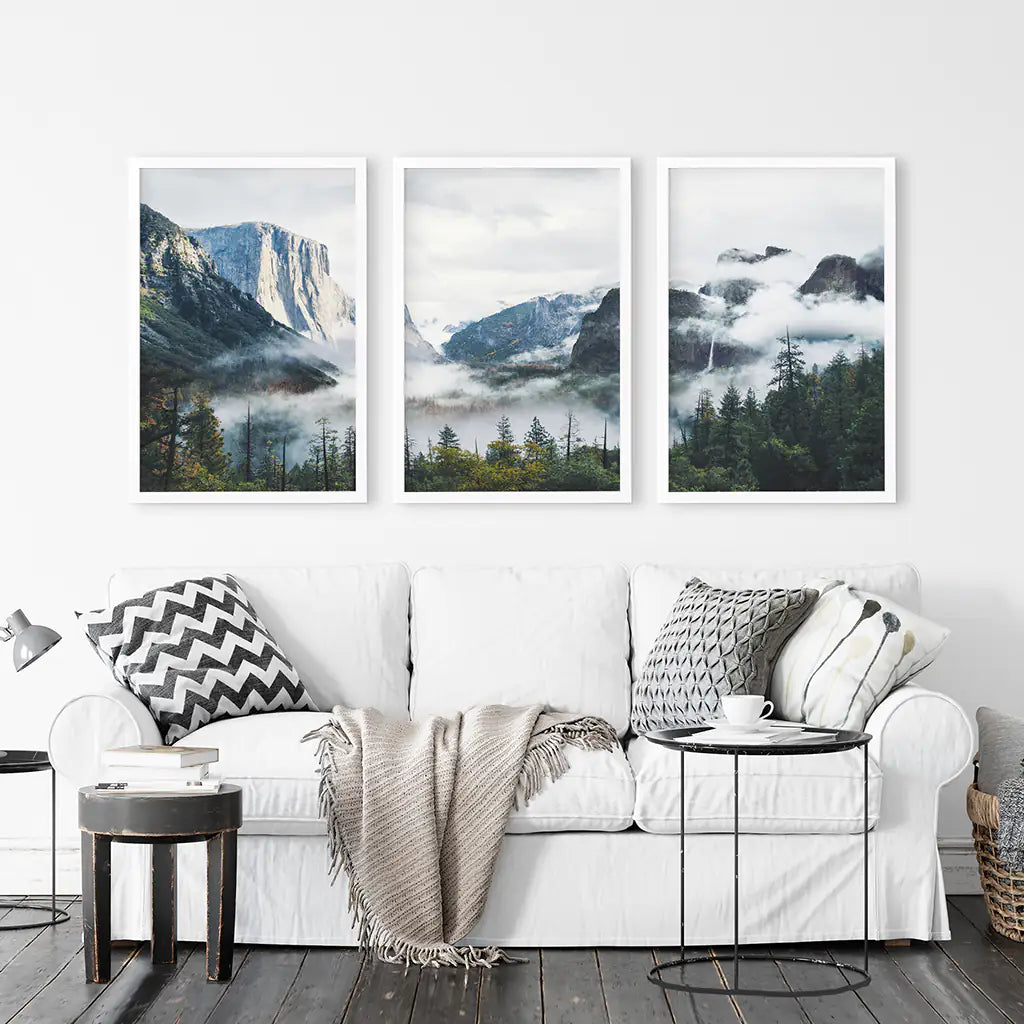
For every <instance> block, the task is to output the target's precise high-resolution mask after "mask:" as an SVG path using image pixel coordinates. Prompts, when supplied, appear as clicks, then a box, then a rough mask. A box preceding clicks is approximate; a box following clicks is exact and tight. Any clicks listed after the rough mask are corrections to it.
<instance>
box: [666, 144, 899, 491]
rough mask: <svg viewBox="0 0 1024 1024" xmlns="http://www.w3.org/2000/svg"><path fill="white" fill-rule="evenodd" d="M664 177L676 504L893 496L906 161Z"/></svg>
mask: <svg viewBox="0 0 1024 1024" xmlns="http://www.w3.org/2000/svg"><path fill="white" fill-rule="evenodd" d="M661 173H662V175H663V179H662V202H661V207H662V209H661V215H662V217H663V218H664V219H665V221H666V228H667V238H666V242H665V245H664V248H663V253H662V258H663V261H664V263H663V280H664V281H665V282H666V284H667V288H666V291H665V292H663V293H662V294H663V296H664V297H663V298H662V300H661V301H662V302H664V303H665V307H664V308H663V311H662V315H663V320H662V324H663V326H662V332H663V339H662V344H663V358H664V360H665V362H666V363H667V366H666V368H665V369H666V371H667V372H666V373H665V380H666V389H665V390H666V393H665V394H663V396H662V400H663V402H665V405H664V406H663V408H667V422H666V423H665V424H664V427H663V428H662V429H663V430H664V434H663V446H662V452H663V455H662V458H663V462H662V473H663V474H664V476H663V477H662V480H663V487H662V498H663V500H669V501H673V500H675V501H680V500H709V499H711V500H755V501H756V500H775V501H801V500H803V501H830V500H831V501H884V500H893V498H894V494H895V480H894V466H895V459H894V454H895V453H894V443H895V442H894V437H893V423H894V420H895V416H894V409H893V407H892V404H893V386H892V385H893V360H894V353H893V345H894V337H893V326H892V325H893V324H894V319H895V318H894V315H893V299H894V296H893V294H892V273H891V265H892V260H893V258H894V253H893V252H892V251H890V250H891V248H892V237H893V230H892V224H893V221H892V218H893V210H892V205H893V203H892V193H893V178H892V175H893V166H892V161H890V160H885V159H877V160H876V159H858V160H850V161H838V160H836V161H793V162H789V161H767V160H766V161H758V162H756V163H755V162H750V163H746V164H744V162H742V161H722V162H716V161H700V160H664V161H662V167H661ZM887 266H888V267H890V269H889V270H888V272H887Z"/></svg>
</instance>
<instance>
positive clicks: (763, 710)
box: [722, 693, 775, 725]
mask: <svg viewBox="0 0 1024 1024" xmlns="http://www.w3.org/2000/svg"><path fill="white" fill-rule="evenodd" d="M774 710H775V705H774V704H773V703H772V702H771V701H770V700H765V699H764V697H760V696H758V695H757V694H756V693H730V694H727V695H726V696H724V697H723V698H722V713H723V714H724V715H725V717H726V719H727V720H728V722H729V724H730V725H753V724H754V723H755V722H757V721H760V720H761V719H762V718H767V717H768V716H769V715H770V714H771V713H772V712H773V711H774Z"/></svg>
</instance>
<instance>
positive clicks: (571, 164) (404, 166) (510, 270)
mask: <svg viewBox="0 0 1024 1024" xmlns="http://www.w3.org/2000/svg"><path fill="white" fill-rule="evenodd" d="M629 200H630V165H629V161H628V159H618V158H599V159H579V158H574V159H565V160H561V159H559V160H548V159H514V158H512V159H485V160H483V159H482V160H466V159H416V160H411V159H402V160H397V161H396V163H395V204H396V205H395V229H396V244H395V260H396V262H395V278H396V282H397V294H396V302H395V310H394V316H395V337H396V345H397V346H398V348H399V351H401V352H402V359H400V360H399V361H398V363H399V367H400V372H399V373H398V374H397V377H398V402H397V406H398V410H399V430H398V434H397V438H398V445H397V450H396V451H395V452H394V453H393V458H394V460H395V466H396V470H397V473H396V480H397V493H398V495H399V499H400V500H403V501H412V502H416V501H485V502H486V501H489V502H513V501H549V502H551V501H560V502H570V501H571V502H581V501H604V502H607V501H618V502H623V501H628V500H629V496H630V429H629V428H630V418H629V414H630V410H629V371H630V338H629V323H630V202H629Z"/></svg>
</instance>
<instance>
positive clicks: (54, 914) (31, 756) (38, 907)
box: [0, 750, 68, 932]
mask: <svg viewBox="0 0 1024 1024" xmlns="http://www.w3.org/2000/svg"><path fill="white" fill-rule="evenodd" d="M46 771H48V772H49V773H50V905H49V906H48V907H47V906H45V905H44V904H40V903H12V902H9V901H0V907H3V908H4V909H5V910H7V909H13V910H33V911H39V912H40V913H42V914H46V915H47V917H46V919H45V920H42V921H38V920H36V921H28V922H20V921H19V922H18V923H17V924H0V932H13V931H17V930H18V929H19V928H46V927H48V926H49V925H52V924H61V923H62V922H64V921H67V920H68V912H67V911H66V910H58V909H57V839H56V834H57V776H56V774H55V773H54V770H53V765H51V764H50V758H49V757H48V756H47V754H46V751H45V750H5V751H3V752H2V753H0V775H20V774H22V773H24V772H46Z"/></svg>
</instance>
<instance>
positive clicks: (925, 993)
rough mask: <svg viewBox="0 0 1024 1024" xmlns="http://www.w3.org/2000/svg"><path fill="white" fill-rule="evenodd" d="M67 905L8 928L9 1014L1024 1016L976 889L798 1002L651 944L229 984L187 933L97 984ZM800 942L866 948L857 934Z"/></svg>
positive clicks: (933, 1019) (292, 963)
mask: <svg viewBox="0 0 1024 1024" xmlns="http://www.w3.org/2000/svg"><path fill="white" fill-rule="evenodd" d="M61 903H62V904H64V905H67V903H68V901H61ZM70 910H71V912H72V916H73V920H72V921H71V922H69V923H67V924H64V925H58V926H57V927H55V928H44V929H40V930H26V931H25V932H9V933H6V936H7V937H8V938H9V939H10V941H8V942H7V943H6V944H5V943H4V941H3V939H4V937H5V933H0V955H2V953H3V951H4V950H6V952H7V957H8V959H7V961H6V962H5V964H4V965H2V966H0V1024H7V1022H9V1021H10V1022H11V1024H70V1022H72V1021H74V1022H76V1024H272V1022H273V1024H340V1022H341V1021H342V1020H343V1019H344V1021H345V1022H346V1024H363V1022H366V1024H370V1022H372V1021H378V1022H386V1024H459V1022H465V1024H471V1022H473V1021H477V1022H479V1024H633V1022H638V1024H673V1021H674V1022H675V1024H684V1022H685V1024H826V1022H828V1024H961V1022H965V1024H967V1022H969V1024H1024V944H1017V943H1013V942H1010V941H1009V940H1005V939H1002V938H1001V937H1000V936H998V935H996V934H995V933H993V932H990V931H989V929H988V920H987V913H986V911H985V907H984V904H983V903H982V901H981V900H980V898H977V897H966V898H961V897H955V898H953V899H951V900H950V903H949V910H950V930H951V933H952V937H951V940H950V941H949V942H948V943H941V944H935V943H916V944H914V945H913V946H911V947H910V948H907V949H892V950H884V949H882V948H881V947H880V946H876V945H873V946H872V955H871V962H870V970H871V974H872V984H871V985H869V986H867V987H866V988H863V989H860V990H859V991H858V992H857V993H856V994H846V995H843V996H838V997H821V998H808V999H802V1000H801V1001H800V1002H797V1001H795V1000H789V999H771V998H758V997H739V998H738V999H736V1000H735V1001H734V1000H731V999H730V998H728V997H718V996H714V995H704V996H695V997H691V996H687V995H685V994H683V993H676V992H669V993H666V992H664V991H663V990H661V989H659V988H658V987H657V986H655V985H652V984H651V983H650V982H649V981H648V980H647V972H648V970H649V969H650V967H651V965H652V963H653V962H654V954H653V953H652V951H650V950H645V949H605V950H592V949H576V950H564V949H549V950H544V951H538V950H527V951H524V952H521V954H520V955H524V956H526V957H527V958H528V959H529V960H530V963H528V964H526V965H521V966H520V965H512V966H504V967H498V968H495V969H493V970H490V971H481V970H476V971H470V972H465V971H461V970H454V969H444V970H440V969H439V970H430V969H427V970H423V971H420V970H419V969H416V968H412V969H410V970H408V971H406V970H405V968H403V967H401V966H394V965H390V964H379V963H373V962H370V961H368V962H367V963H366V965H365V966H364V967H363V968H362V969H361V967H360V964H361V960H360V957H359V955H358V954H357V953H356V952H355V951H353V950H340V949H320V948H315V949H309V950H306V949H304V948H288V947H261V948H258V949H256V950H255V951H250V950H247V949H246V948H244V947H239V949H238V950H237V951H236V957H235V979H234V981H232V982H231V983H230V984H220V985H218V984H208V983H207V982H206V969H205V956H204V951H203V947H202V946H200V945H196V944H193V943H184V944H182V945H181V946H179V963H178V964H177V965H175V966H173V967H156V968H154V967H153V966H152V964H151V963H150V962H149V950H148V946H142V947H141V948H139V947H136V948H135V949H115V950H114V951H113V955H112V968H113V974H114V977H113V980H112V981H111V982H110V984H109V985H106V986H103V985H88V984H86V983H85V979H84V969H83V966H82V957H81V905H80V903H78V902H74V903H71V905H70ZM0 915H2V911H0ZM11 937H14V938H11ZM136 949H138V953H137V955H136ZM773 951H774V952H789V951H790V950H788V949H785V950H784V949H782V948H779V949H776V950H773ZM793 951H794V952H796V953H798V954H799V955H816V954H819V953H820V954H822V955H828V956H831V957H832V958H834V959H836V960H846V961H848V962H850V963H854V964H856V963H859V959H860V946H859V945H858V944H855V943H835V944H829V945H828V946H826V947H820V948H818V949H814V950H812V949H811V948H810V947H805V946H800V947H796V948H795V949H794V950H793ZM674 956H675V953H674V951H672V950H659V951H658V953H657V958H658V959H659V960H665V959H672V958H674ZM723 968H724V969H725V970H726V971H727V972H729V967H728V965H723ZM727 976H728V978H729V980H730V981H731V972H729V973H728V974H727ZM687 977H688V979H689V980H690V981H694V982H696V983H697V984H705V983H710V984H716V985H717V984H720V983H721V974H720V973H719V972H718V971H717V970H716V968H715V967H714V966H713V965H693V966H691V967H689V968H687ZM821 980H822V976H821V974H820V969H819V968H812V967H805V966H803V965H790V964H783V965H782V966H781V969H779V968H777V967H775V966H774V965H772V964H770V963H756V962H746V963H744V964H743V965H742V967H741V982H742V984H744V985H747V986H752V985H757V986H762V987H780V986H785V985H786V983H787V982H788V983H789V985H790V986H792V987H803V986H805V985H814V984H820V983H821ZM346 1003H347V1007H346Z"/></svg>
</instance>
